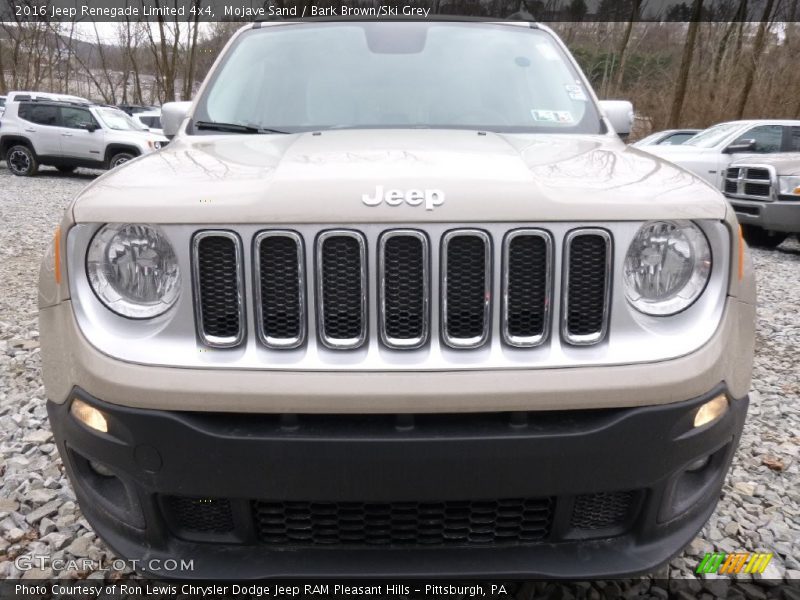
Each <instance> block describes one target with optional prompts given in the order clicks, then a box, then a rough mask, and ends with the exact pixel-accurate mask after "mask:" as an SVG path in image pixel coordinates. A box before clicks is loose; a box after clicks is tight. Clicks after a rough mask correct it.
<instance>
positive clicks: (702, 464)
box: [686, 456, 711, 473]
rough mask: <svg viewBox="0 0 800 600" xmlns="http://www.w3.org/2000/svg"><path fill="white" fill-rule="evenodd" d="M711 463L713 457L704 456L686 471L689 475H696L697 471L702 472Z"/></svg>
mask: <svg viewBox="0 0 800 600" xmlns="http://www.w3.org/2000/svg"><path fill="white" fill-rule="evenodd" d="M710 462H711V456H704V457H702V458H698V459H697V460H696V461H694V462H693V463H691V464H690V465H689V466H688V467H686V470H687V471H688V472H689V473H696V472H697V471H702V470H703V469H705V468H706V467H707V466H708V463H710Z"/></svg>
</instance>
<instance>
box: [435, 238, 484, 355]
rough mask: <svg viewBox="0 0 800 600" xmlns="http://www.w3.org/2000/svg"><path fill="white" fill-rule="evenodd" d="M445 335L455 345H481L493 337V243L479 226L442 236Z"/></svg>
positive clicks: (443, 322) (445, 339)
mask: <svg viewBox="0 0 800 600" xmlns="http://www.w3.org/2000/svg"><path fill="white" fill-rule="evenodd" d="M441 270H442V273H441V287H442V317H441V318H442V337H443V340H444V342H445V344H447V345H448V346H450V347H452V348H477V347H479V346H482V345H483V344H484V343H486V341H487V340H488V338H489V326H490V306H491V285H492V245H491V240H490V238H489V235H488V234H487V233H486V232H484V231H480V230H477V229H456V230H453V231H449V232H447V233H446V234H445V235H444V236H443V238H442V265H441Z"/></svg>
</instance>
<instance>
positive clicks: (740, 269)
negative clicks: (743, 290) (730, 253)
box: [739, 225, 744, 281]
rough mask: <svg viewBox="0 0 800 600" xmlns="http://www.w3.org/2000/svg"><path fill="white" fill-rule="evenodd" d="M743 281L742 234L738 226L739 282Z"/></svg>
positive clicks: (740, 227)
mask: <svg viewBox="0 0 800 600" xmlns="http://www.w3.org/2000/svg"><path fill="white" fill-rule="evenodd" d="M742 279H744V233H742V226H741V225H739V281H741V280H742Z"/></svg>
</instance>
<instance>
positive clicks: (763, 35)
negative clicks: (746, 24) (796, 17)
mask: <svg viewBox="0 0 800 600" xmlns="http://www.w3.org/2000/svg"><path fill="white" fill-rule="evenodd" d="M774 4H775V0H767V3H766V4H765V5H764V14H763V15H762V16H761V22H760V23H759V24H758V31H757V32H756V39H755V41H754V42H753V52H752V53H751V55H750V60H747V61H745V64H744V68H745V72H744V84H743V85H742V91H741V93H740V94H739V101H738V102H737V103H736V111H735V115H736V116H735V118H736V119H737V120H738V119H741V118H742V117H743V116H744V109H745V107H746V106H747V99H748V98H749V97H750V90H751V89H752V88H753V81H754V80H755V76H756V66H758V60H759V59H760V58H761V54H762V53H763V52H764V45H765V44H766V41H767V30H768V29H769V26H770V18H771V16H772V6H773V5H774Z"/></svg>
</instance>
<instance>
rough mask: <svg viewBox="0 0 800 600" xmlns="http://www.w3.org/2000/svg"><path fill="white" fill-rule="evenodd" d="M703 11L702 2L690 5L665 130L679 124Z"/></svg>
mask: <svg viewBox="0 0 800 600" xmlns="http://www.w3.org/2000/svg"><path fill="white" fill-rule="evenodd" d="M702 10H703V0H694V4H693V5H692V21H691V23H689V31H687V32H686V41H685V42H684V44H683V56H682V57H681V66H680V69H679V71H678V80H677V81H676V82H675V95H674V96H673V97H672V108H671V109H670V112H669V121H667V129H675V128H677V127H678V126H679V125H680V122H681V111H682V110H683V100H684V98H685V97H686V87H687V85H688V83H689V72H690V71H691V70H692V57H693V56H694V46H695V42H696V40H697V28H698V25H699V22H700V15H701V14H702V12H701V11H702Z"/></svg>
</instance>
